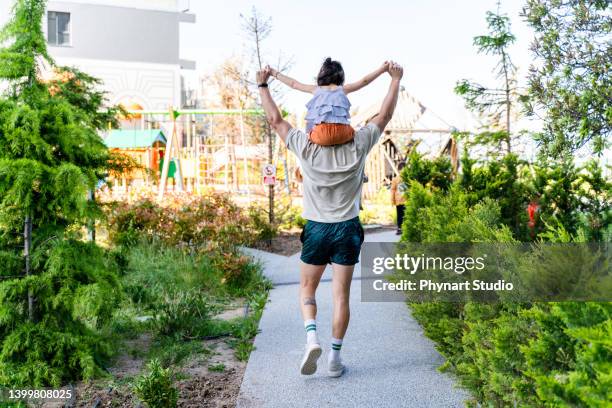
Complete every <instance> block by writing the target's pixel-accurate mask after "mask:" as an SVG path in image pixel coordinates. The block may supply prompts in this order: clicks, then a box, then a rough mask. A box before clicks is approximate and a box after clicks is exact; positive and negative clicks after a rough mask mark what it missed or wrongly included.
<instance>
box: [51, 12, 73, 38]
mask: <svg viewBox="0 0 612 408" xmlns="http://www.w3.org/2000/svg"><path fill="white" fill-rule="evenodd" d="M47 41H48V42H49V44H51V45H70V13H61V12H59V11H49V12H48V13H47Z"/></svg>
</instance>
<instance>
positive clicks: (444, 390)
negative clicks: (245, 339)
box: [237, 232, 468, 408]
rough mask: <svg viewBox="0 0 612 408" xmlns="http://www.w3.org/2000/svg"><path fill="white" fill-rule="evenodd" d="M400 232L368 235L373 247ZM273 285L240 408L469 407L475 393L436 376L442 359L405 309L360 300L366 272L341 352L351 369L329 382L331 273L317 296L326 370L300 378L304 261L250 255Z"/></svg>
mask: <svg viewBox="0 0 612 408" xmlns="http://www.w3.org/2000/svg"><path fill="white" fill-rule="evenodd" d="M396 239H397V238H396V235H395V234H394V233H393V232H382V233H376V234H366V240H367V241H372V242H388V241H395V240H396ZM248 252H249V253H250V254H251V255H253V256H254V257H255V258H257V259H259V260H260V261H261V262H263V264H264V271H265V274H266V275H267V276H268V277H269V278H270V279H271V280H272V281H273V282H274V284H275V287H274V289H273V290H272V291H271V293H270V302H269V303H268V305H267V307H266V309H265V311H264V313H263V316H262V318H261V321H260V323H259V328H260V330H261V332H260V333H259V334H258V335H257V337H256V338H255V347H256V348H255V351H253V353H252V354H251V357H250V359H249V363H248V365H247V368H246V372H245V374H244V379H243V380H242V386H241V388H240V395H239V396H238V404H237V406H238V407H240V408H247V407H248V408H250V407H274V408H280V407H320V406H325V407H360V408H367V407H376V408H379V407H417V408H421V407H436V408H441V407H462V406H463V403H462V401H463V400H464V399H466V398H467V397H468V395H467V394H466V393H465V392H464V391H462V390H461V389H459V388H455V386H454V381H453V379H452V377H451V376H449V375H447V374H442V373H440V372H438V371H437V369H436V368H437V367H439V366H440V364H442V362H443V359H442V357H441V356H440V355H439V354H438V353H437V352H436V351H435V349H434V345H433V343H432V342H431V341H430V340H429V339H427V338H426V337H425V336H424V335H423V331H422V329H421V327H420V326H419V325H418V324H417V322H416V321H415V320H414V319H413V318H412V316H411V315H410V310H409V309H408V308H407V306H406V305H405V304H404V303H399V302H398V303H391V302H386V303H362V302H360V294H361V288H360V281H359V274H360V271H359V268H356V271H355V276H354V278H353V283H352V286H351V322H350V325H349V329H348V332H347V334H346V336H345V339H344V344H343V347H342V358H343V361H344V363H345V364H346V366H347V371H346V373H345V374H344V375H343V376H342V377H340V378H328V377H327V376H326V371H327V352H328V349H329V343H330V341H331V282H330V279H331V268H330V267H328V268H327V270H326V271H325V274H324V275H323V279H322V281H321V284H320V286H319V290H318V291H317V306H318V310H319V313H318V316H317V331H318V335H319V340H320V341H321V346H322V347H323V350H324V351H323V355H322V356H321V358H320V359H319V370H318V371H317V373H315V374H314V375H312V376H301V375H300V374H299V364H300V360H301V358H302V352H303V348H304V344H305V339H306V335H305V334H304V329H303V322H302V318H301V316H300V309H299V302H298V298H297V295H298V289H299V286H298V285H299V275H298V261H299V255H294V256H291V257H284V256H279V255H275V254H270V253H267V252H262V251H257V250H250V249H249V250H248Z"/></svg>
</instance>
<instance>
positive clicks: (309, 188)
mask: <svg viewBox="0 0 612 408" xmlns="http://www.w3.org/2000/svg"><path fill="white" fill-rule="evenodd" d="M379 138H380V129H378V126H376V125H375V124H373V123H370V124H368V125H366V126H364V127H362V128H361V129H359V130H358V131H356V132H355V139H354V140H353V141H352V142H349V143H345V144H342V145H338V146H319V145H317V144H314V143H312V142H311V141H310V140H309V139H308V136H307V135H306V134H305V133H304V132H303V131H301V130H299V129H295V128H293V129H291V130H290V131H289V134H288V135H287V148H288V149H289V150H291V151H292V152H293V153H294V154H295V155H296V156H297V158H298V160H299V162H300V166H301V168H302V176H303V177H304V182H303V183H304V211H303V212H302V216H303V217H304V218H305V219H307V220H311V221H318V222H341V221H346V220H350V219H351V218H355V217H357V216H358V215H359V199H360V197H361V187H362V185H363V176H364V169H365V162H366V156H367V155H368V153H369V152H370V150H371V149H372V147H374V145H375V144H376V142H378V139H379Z"/></svg>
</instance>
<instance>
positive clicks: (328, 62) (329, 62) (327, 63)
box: [323, 57, 332, 65]
mask: <svg viewBox="0 0 612 408" xmlns="http://www.w3.org/2000/svg"><path fill="white" fill-rule="evenodd" d="M331 63H332V59H331V57H327V58H325V61H323V64H325V65H329V64H331Z"/></svg>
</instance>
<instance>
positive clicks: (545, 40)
mask: <svg viewBox="0 0 612 408" xmlns="http://www.w3.org/2000/svg"><path fill="white" fill-rule="evenodd" d="M523 14H524V16H525V18H526V19H527V22H528V23H529V25H531V27H532V28H533V29H534V30H535V39H534V42H533V44H532V47H531V49H532V51H533V53H534V55H535V57H536V59H537V60H536V64H534V65H533V66H532V67H531V69H530V74H529V96H530V97H529V99H528V101H527V108H528V112H529V113H530V114H531V115H539V116H542V117H543V118H544V122H545V124H544V129H543V131H542V132H540V133H538V134H536V135H535V136H536V140H537V141H538V142H540V144H541V145H542V149H541V152H542V153H543V155H545V156H547V157H551V156H556V157H558V156H570V155H571V153H572V152H573V151H575V150H576V149H579V148H581V147H582V146H585V145H587V144H590V149H591V150H592V151H593V152H594V153H599V154H601V153H602V152H603V151H604V150H605V149H606V147H607V146H609V143H610V141H609V138H610V134H611V132H612V105H611V103H610V102H611V101H612V76H611V75H610V71H612V42H610V36H611V33H612V16H611V13H610V1H609V0H570V1H557V0H528V1H527V5H526V6H525V8H524V11H523Z"/></svg>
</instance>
